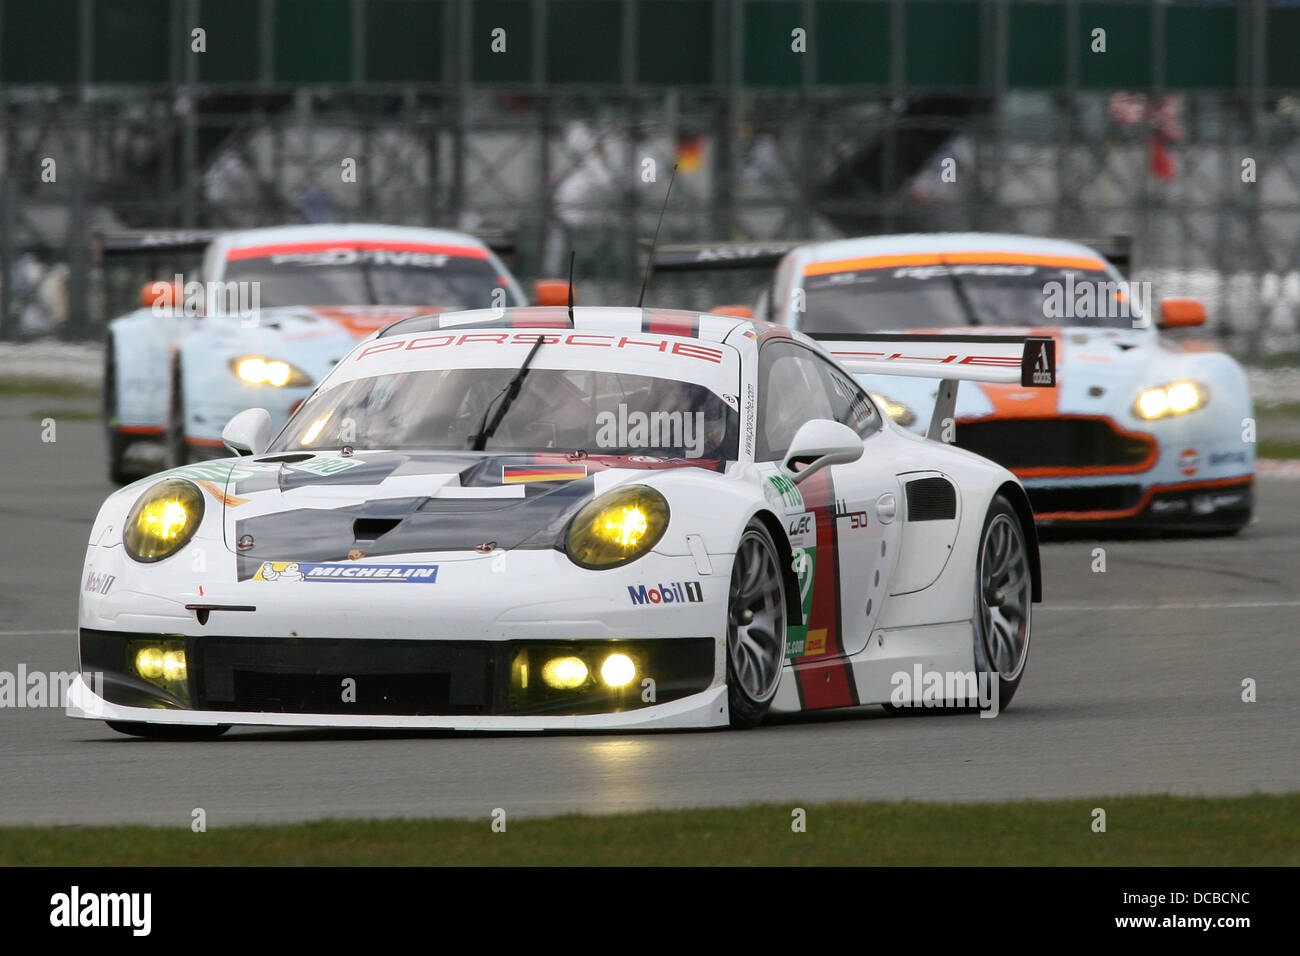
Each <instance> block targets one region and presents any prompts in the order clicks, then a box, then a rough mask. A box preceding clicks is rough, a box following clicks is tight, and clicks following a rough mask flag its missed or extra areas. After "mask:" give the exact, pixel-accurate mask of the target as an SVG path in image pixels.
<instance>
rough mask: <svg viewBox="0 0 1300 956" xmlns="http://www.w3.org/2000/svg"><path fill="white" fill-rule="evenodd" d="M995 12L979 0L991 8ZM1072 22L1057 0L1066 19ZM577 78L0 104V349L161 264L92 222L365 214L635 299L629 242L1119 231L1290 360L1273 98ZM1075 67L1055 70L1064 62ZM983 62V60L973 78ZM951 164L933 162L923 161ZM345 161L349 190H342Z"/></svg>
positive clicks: (697, 285) (680, 299)
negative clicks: (492, 232)
mask: <svg viewBox="0 0 1300 956" xmlns="http://www.w3.org/2000/svg"><path fill="white" fill-rule="evenodd" d="M992 6H993V7H994V8H998V7H999V5H998V4H993V5H992ZM1070 6H1071V9H1075V8H1077V5H1070ZM1243 64H1245V66H1244V67H1243V71H1244V72H1245V73H1246V74H1247V75H1246V77H1245V78H1246V80H1247V81H1248V82H1246V83H1245V84H1244V85H1243V86H1242V87H1241V88H1239V89H1238V88H1234V89H1232V90H1217V91H1199V92H1198V91H1184V92H1181V93H1169V92H1165V91H1162V90H1160V89H1155V88H1148V89H1140V90H1136V91H1133V92H1124V91H1119V90H1092V89H1085V88H1084V87H1082V86H1081V85H1080V84H1079V83H1078V82H1077V77H1076V81H1075V82H1073V83H1070V84H1067V86H1066V88H1063V89H1052V90H1046V91H1039V92H1025V91H1023V90H1016V89H1010V88H1008V87H1007V85H1006V82H1005V79H1006V78H1005V75H1002V76H999V75H998V74H999V71H998V70H997V69H995V68H994V69H992V76H991V77H990V81H989V84H988V85H987V87H983V88H981V89H978V90H976V91H971V90H968V89H963V90H955V91H946V92H945V91H938V92H935V91H928V92H926V93H915V92H912V93H908V92H905V91H904V92H899V91H897V90H890V89H883V90H867V89H862V88H851V89H840V88H828V87H823V86H818V85H814V84H805V85H802V86H798V87H795V88H786V89H782V88H752V87H747V86H742V85H740V84H737V83H732V84H726V85H722V86H693V87H688V88H674V87H664V86H658V87H649V86H643V85H636V84H627V85H623V86H618V85H614V86H592V87H583V86H579V85H558V86H538V85H535V84H525V85H518V86H510V85H494V86H491V87H482V86H477V85H474V84H472V83H470V82H468V81H464V82H458V83H432V84H429V83H426V84H405V85H401V84H398V85H383V84H369V85H366V86H359V85H351V84H331V85H310V86H297V87H292V86H286V85H283V84H272V85H267V86H265V87H258V86H250V85H248V84H239V85H230V86H222V85H219V84H208V85H203V86H197V85H189V84H180V85H175V86H173V85H163V86H157V85H153V86H130V87H128V86H117V85H106V86H104V85H92V86H79V87H75V88H72V87H40V86H24V87H21V88H18V87H11V88H8V89H4V90H3V91H0V106H3V128H2V129H0V337H4V338H16V337H22V336H27V335H35V334H42V333H48V332H51V331H54V332H57V333H58V334H61V335H63V336H65V337H68V338H88V337H95V336H98V335H99V334H100V333H101V330H102V326H103V323H104V322H105V321H107V320H108V319H109V318H112V317H113V316H114V315H116V314H119V313H120V312H122V311H124V310H126V309H128V308H130V307H133V305H134V300H135V296H134V290H135V289H137V288H138V284H139V282H143V281H145V280H146V279H150V278H156V277H158V275H167V274H169V273H170V271H171V270H170V264H169V263H166V262H163V261H155V262H150V263H144V264H140V263H137V264H135V265H134V266H133V267H132V269H130V270H126V271H114V270H113V269H102V268H99V267H98V264H97V263H95V262H94V261H93V254H92V244H91V234H92V232H93V231H94V230H95V229H101V228H114V227H133V226H137V227H143V226H155V227H163V226H194V227H207V228H241V227H249V226H256V225H271V224H280V223H284V222H319V221H382V222H392V223H406V224H426V225H439V226H450V227H460V228H480V227H481V228H503V229H508V230H512V231H514V232H515V233H516V236H517V240H518V254H517V258H516V262H515V266H516V271H517V272H518V273H519V274H520V275H521V276H522V277H525V278H527V277H532V276H535V275H540V274H546V273H555V272H558V271H560V270H561V269H562V266H563V263H564V262H565V261H567V253H568V250H569V249H570V248H572V249H574V250H576V252H577V257H578V280H579V281H578V284H579V296H580V300H581V301H582V302H584V303H588V304H597V303H605V304H615V303H620V302H626V301H627V300H628V298H629V296H632V295H635V290H636V286H637V279H638V273H639V269H640V264H639V259H638V240H639V239H643V238H645V237H648V236H649V235H650V234H651V233H652V232H653V230H654V225H655V220H656V218H657V215H658V212H659V208H660V205H661V203H662V200H663V196H664V189H665V188H666V186H667V182H668V177H669V174H670V171H671V169H672V167H673V165H674V164H677V166H678V168H679V172H678V177H677V181H676V185H675V186H674V189H673V197H672V201H671V203H670V204H669V207H668V211H667V214H666V217H665V221H664V226H663V232H662V241H665V242H688V241H703V240H714V239H746V240H761V239H804V238H833V237H839V236H843V235H858V234H867V233H881V232H895V231H916V230H922V231H929V230H936V229H980V230H994V231H1010V232H1027V233H1031V234H1041V235H1090V234H1091V235H1100V234H1112V233H1124V234H1129V235H1131V236H1132V237H1133V242H1134V248H1135V264H1136V271H1137V274H1138V277H1139V278H1152V279H1155V280H1156V281H1157V283H1158V285H1157V290H1156V291H1157V295H1161V294H1164V295H1182V294H1190V295H1197V296H1199V297H1201V298H1204V299H1206V300H1207V304H1208V305H1209V307H1210V312H1211V322H1212V328H1213V330H1214V331H1215V332H1216V333H1218V334H1220V335H1222V336H1223V337H1224V339H1225V340H1226V341H1227V343H1228V344H1229V345H1230V346H1231V347H1233V348H1234V349H1236V350H1239V351H1242V352H1248V353H1252V354H1254V355H1256V356H1258V355H1261V354H1264V353H1266V352H1269V351H1277V350H1289V349H1295V348H1296V347H1297V339H1298V335H1300V328H1298V326H1297V315H1298V314H1300V93H1298V94H1296V95H1295V96H1291V95H1288V94H1286V93H1285V92H1284V91H1283V92H1281V93H1279V92H1278V91H1277V90H1266V89H1265V87H1264V85H1263V82H1262V80H1260V79H1259V77H1256V78H1255V82H1253V83H1252V82H1249V80H1250V76H1249V73H1250V71H1249V69H1248V68H1247V67H1248V66H1249V61H1248V60H1243ZM1076 69H1077V65H1076ZM986 72H987V71H986ZM946 160H951V162H945V161H946ZM349 164H354V166H355V170H356V175H355V180H354V181H353V180H352V179H351V177H349V176H348V175H347V174H346V173H347V169H348V167H349ZM762 281H763V275H762V274H761V273H759V274H745V273H733V274H729V275H728V274H719V275H714V276H701V275H699V274H694V275H692V276H690V277H688V278H678V277H668V276H661V277H659V278H657V279H656V280H655V282H654V284H653V285H652V291H651V294H650V296H649V300H651V301H654V302H657V303H661V304H665V305H682V306H694V307H707V306H709V305H711V304H715V303H719V302H745V301H752V299H753V298H754V295H755V293H756V291H757V289H758V288H759V286H760V285H761V283H762Z"/></svg>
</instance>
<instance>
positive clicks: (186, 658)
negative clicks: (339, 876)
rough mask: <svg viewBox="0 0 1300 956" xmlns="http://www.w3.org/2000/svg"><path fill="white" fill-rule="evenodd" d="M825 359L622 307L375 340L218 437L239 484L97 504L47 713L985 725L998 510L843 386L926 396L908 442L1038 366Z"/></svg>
mask: <svg viewBox="0 0 1300 956" xmlns="http://www.w3.org/2000/svg"><path fill="white" fill-rule="evenodd" d="M828 347H829V348H832V349H837V348H838V346H837V344H836V343H834V342H831V343H817V342H815V341H814V340H812V339H810V338H808V337H806V336H804V335H802V334H800V333H797V332H792V331H791V330H790V329H788V328H784V327H779V326H776V325H770V324H768V323H764V322H755V321H751V320H746V319H737V318H735V317H728V316H721V315H710V314H698V313H692V312H676V311H667V310H655V309H645V310H642V309H619V308H580V309H575V310H566V309H563V308H554V309H551V308H525V309H507V310H500V311H496V312H493V311H490V310H489V311H479V312H464V313H457V314H443V315H434V316H420V317H414V318H411V319H407V320H403V321H400V322H397V323H395V324H394V325H392V326H390V327H388V328H387V329H385V330H384V331H382V332H381V333H379V334H378V335H376V336H374V337H372V338H370V339H368V340H366V341H364V342H362V343H360V344H358V345H356V346H355V347H354V348H353V349H352V350H351V351H350V352H349V353H348V354H347V355H346V356H345V357H344V358H343V360H342V361H341V362H339V364H338V365H337V366H336V367H335V368H334V369H333V370H332V371H331V372H330V373H329V374H328V375H327V376H325V378H324V380H323V381H322V382H321V383H320V384H319V385H318V386H317V387H316V389H315V391H314V392H313V393H312V395H311V396H310V397H309V398H308V399H307V400H306V401H305V402H304V403H303V405H302V407H301V408H299V409H298V410H297V411H296V412H295V413H294V414H293V416H292V417H291V418H290V420H289V422H288V424H287V425H286V426H285V427H284V428H283V429H282V430H281V431H280V433H279V434H278V436H276V437H274V439H273V438H272V427H271V421H270V416H269V415H268V414H267V413H266V412H265V411H264V410H261V409H249V410H247V411H245V412H242V413H240V414H239V415H237V416H235V417H234V418H233V419H232V420H231V421H230V422H229V423H228V424H227V426H226V428H225V429H224V431H223V437H224V440H225V442H226V444H227V445H228V446H229V447H231V448H232V449H233V450H237V451H239V452H240V453H241V455H240V456H239V457H234V458H227V459H222V460H218V461H208V462H202V463H198V464H192V465H189V466H186V467H181V468H176V469H173V470H171V471H169V472H166V473H163V474H160V475H155V476H153V477H151V478H148V479H145V480H143V481H140V482H137V483H135V484H133V485H131V486H129V487H126V488H123V489H121V490H119V491H117V492H116V493H114V494H113V495H112V496H110V497H109V499H108V500H107V501H106V502H105V504H104V505H103V507H102V508H101V509H100V512H99V515H98V517H97V518H96V520H95V523H94V527H93V530H92V531H91V535H90V544H89V547H88V549H87V552H86V561H85V569H84V572H83V576H82V589H81V591H82V593H81V604H80V622H79V623H80V655H81V671H82V677H81V678H80V679H78V680H77V682H76V683H75V685H74V687H73V689H72V691H71V693H70V695H69V699H68V705H67V712H68V714H69V715H70V716H73V717H81V718H91V719H96V720H104V721H107V722H108V723H109V724H110V726H112V727H114V728H115V729H117V730H120V731H123V732H125V733H131V734H139V735H145V736H205V735H211V734H216V733H220V732H222V731H223V730H225V729H227V728H228V727H229V726H231V725H236V724H255V725H275V726H290V727H302V726H314V727H320V726H325V727H371V728H457V729H466V730H544V729H584V728H585V729H615V728H668V727H712V726H720V725H726V724H728V723H731V724H733V725H742V726H746V725H752V724H755V723H757V722H758V721H760V720H761V719H762V718H763V717H764V716H765V715H767V714H769V713H771V714H776V713H794V712H798V711H812V710H821V709H825V708H836V707H852V706H855V705H859V704H872V703H884V704H894V705H900V706H903V705H906V704H907V703H908V700H906V699H902V698H900V696H899V688H900V679H901V678H900V675H903V676H904V677H905V678H906V680H907V681H909V682H911V681H913V680H916V681H917V682H918V683H917V684H916V685H914V686H913V695H914V696H913V699H914V700H915V699H916V698H915V694H916V693H919V692H920V682H924V683H925V685H926V688H927V691H926V693H927V695H928V696H927V698H926V699H927V701H929V702H931V703H938V702H940V701H942V700H949V701H952V700H955V701H958V702H962V701H965V702H967V703H970V704H973V703H974V698H973V697H972V696H971V695H970V694H967V693H965V691H963V690H961V689H962V688H965V690H970V689H972V688H974V687H975V686H976V684H977V682H982V683H981V684H980V686H985V685H987V686H988V688H989V695H990V696H991V695H993V694H996V698H995V699H996V700H999V701H1000V702H1001V705H1002V706H1005V705H1006V703H1008V702H1009V701H1010V699H1011V696H1012V695H1013V694H1014V692H1015V690H1016V688H1017V686H1018V685H1019V683H1020V680H1021V678H1022V676H1023V674H1024V668H1025V661H1026V656H1027V653H1028V647H1029V637H1030V610H1031V604H1032V603H1033V602H1035V601H1038V600H1040V599H1041V576H1040V572H1039V559H1038V547H1037V539H1036V537H1035V532H1034V525H1033V518H1032V513H1031V511H1030V507H1029V502H1028V499H1027V497H1026V495H1025V492H1024V490H1023V489H1022V487H1021V486H1020V484H1019V482H1018V481H1017V480H1016V478H1015V477H1014V476H1013V475H1012V474H1011V473H1010V472H1009V471H1007V470H1006V469H1005V468H1003V467H1001V466H999V465H996V464H994V463H993V462H991V461H988V460H987V459H985V458H981V457H979V456H978V455H975V454H973V453H971V452H968V451H965V450H962V449H958V448H953V447H951V446H949V445H945V444H943V443H941V442H938V441H932V440H928V439H926V438H923V437H921V436H918V435H914V434H911V433H910V432H908V431H906V430H905V429H903V428H901V427H899V426H898V425H896V424H895V423H894V422H893V421H891V420H890V419H889V417H888V416H886V415H882V414H881V412H880V410H879V408H878V407H877V405H876V404H875V403H874V402H873V400H872V399H871V398H870V397H869V396H868V395H867V394H866V393H865V392H864V391H863V390H862V389H860V388H859V387H858V386H857V385H855V384H854V380H853V373H855V372H861V371H862V370H864V369H868V368H869V369H873V370H876V371H879V372H882V373H885V374H901V375H921V374H926V375H934V374H938V375H941V376H942V379H943V387H942V392H943V394H944V396H946V398H945V399H943V400H942V401H941V402H940V405H944V402H947V403H949V407H947V408H946V409H945V408H940V409H938V411H937V413H936V414H938V413H942V412H944V411H945V410H947V411H950V403H951V401H952V400H954V398H955V394H956V386H957V383H958V381H960V380H962V379H973V380H976V381H1021V380H1023V379H1025V378H1026V377H1027V376H1028V375H1029V374H1030V372H1029V369H1030V366H1032V365H1033V363H1034V360H1035V359H1034V357H1035V356H1037V355H1038V354H1039V351H1038V350H1039V347H1040V343H1037V342H1035V341H1033V340H1026V341H1019V340H1013V339H1011V338H1008V337H1002V338H999V339H997V340H995V341H986V340H984V339H982V338H979V337H963V336H962V335H960V334H955V335H953V336H951V337H949V338H947V339H945V340H944V341H943V342H942V343H937V344H936V345H934V347H933V355H932V356H931V357H930V358H928V359H927V358H918V357H917V356H918V354H920V351H923V349H921V348H920V346H918V345H916V344H908V345H907V346H905V347H902V346H900V348H898V349H893V350H890V349H884V350H882V351H883V352H884V354H883V355H882V356H879V357H873V358H867V359H861V360H854V361H848V362H841V361H838V360H837V359H836V358H835V357H834V356H833V355H832V354H831V352H830V351H828V350H827V348H828ZM940 353H942V357H940ZM936 357H938V360H936ZM936 369H937V370H938V371H936ZM1039 371H1040V373H1041V372H1042V371H1043V370H1042V369H1041V368H1040V369H1039ZM1046 371H1047V372H1048V373H1049V374H1048V375H1047V376H1046V377H1043V376H1042V375H1041V374H1040V382H1039V384H1040V385H1043V386H1048V387H1050V386H1051V384H1052V382H1051V378H1052V375H1053V374H1054V369H1050V368H1049V369H1046ZM935 675H938V676H937V679H938V685H935V684H934V679H935ZM936 686H937V689H933V688H935V687H936ZM954 688H958V690H957V691H954ZM933 695H937V696H933ZM984 700H985V694H984V693H983V692H981V694H980V701H981V702H983V701H984Z"/></svg>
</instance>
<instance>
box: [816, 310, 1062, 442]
mask: <svg viewBox="0 0 1300 956" xmlns="http://www.w3.org/2000/svg"><path fill="white" fill-rule="evenodd" d="M810 337H811V338H813V339H815V340H817V342H818V343H819V344H820V345H821V347H822V348H824V349H826V351H828V352H830V353H831V354H832V355H834V356H835V358H836V359H838V360H839V362H840V364H841V365H843V366H844V367H845V368H846V369H848V370H849V371H850V372H852V373H853V374H854V375H905V376H911V377H920V378H937V379H939V380H940V382H939V394H938V399H937V401H936V402H935V406H934V413H933V414H932V415H931V417H930V426H929V427H928V428H927V429H926V432H925V435H926V437H927V438H937V437H938V436H940V435H942V434H943V433H944V431H945V429H944V424H945V422H946V421H948V422H950V421H951V420H952V418H953V415H954V413H955V411H956V406H957V383H958V382H962V381H968V382H1001V383H1004V384H1010V383H1015V382H1018V383H1019V384H1020V385H1021V386H1022V387H1024V388H1055V387H1056V342H1055V340H1054V339H1052V338H1050V337H1047V336H1033V335H1028V336H1020V335H979V334H962V333H960V332H957V333H953V334H951V335H934V334H929V333H916V334H913V335H906V334H904V335H900V334H898V333H870V332H862V333H844V332H816V333H813V334H812V335H811V336H810Z"/></svg>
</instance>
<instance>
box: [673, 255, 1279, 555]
mask: <svg viewBox="0 0 1300 956" xmlns="http://www.w3.org/2000/svg"><path fill="white" fill-rule="evenodd" d="M1110 244H1111V245H1117V249H1116V252H1115V253H1114V254H1113V258H1115V259H1118V260H1119V261H1120V262H1121V263H1124V260H1125V259H1126V257H1127V251H1126V249H1125V247H1124V245H1123V244H1116V243H1115V242H1114V240H1111V242H1110ZM670 254H671V255H673V256H675V258H674V259H673V260H672V261H670V262H669V263H668V266H669V267H676V268H683V267H690V268H716V267H718V265H719V264H720V263H730V264H733V265H734V264H743V263H745V262H747V261H749V262H755V261H760V260H766V261H775V262H776V263H777V265H776V268H775V270H774V272H773V273H772V275H771V281H770V283H769V284H768V286H767V288H766V290H765V291H764V293H763V295H762V296H761V297H760V299H759V301H758V304H757V305H756V306H755V309H754V314H755V315H756V316H758V317H760V318H767V319H770V320H772V321H775V322H777V323H780V324H784V325H788V326H790V327H792V328H797V329H801V330H803V331H805V332H808V333H810V334H813V335H818V336H821V335H826V336H830V337H832V338H837V339H841V340H853V341H855V342H856V344H854V345H852V346H845V350H844V351H843V352H842V354H841V357H842V358H845V359H848V358H851V357H853V356H857V355H862V356H872V355H878V354H880V353H881V352H883V350H884V349H885V348H886V344H887V343H888V342H890V341H893V340H895V339H897V338H899V337H900V336H906V337H907V339H908V341H910V342H916V343H921V342H927V341H936V339H935V337H936V336H938V337H939V338H938V340H942V338H943V337H944V336H946V335H949V334H951V333H952V332H953V331H956V330H961V331H964V332H978V333H979V334H982V335H985V336H989V337H997V336H1000V335H1011V336H1014V337H1022V336H1026V335H1032V336H1042V337H1045V338H1048V339H1050V341H1051V346H1050V348H1051V349H1052V350H1053V352H1054V360H1055V362H1056V363H1057V364H1058V365H1059V369H1060V386H1059V387H1058V388H1054V389H1033V388H1028V387H1024V386H1022V384H1021V383H1019V382H1010V383H1005V382H980V383H979V384H978V385H977V386H976V387H973V388H968V389H963V390H962V393H961V395H960V397H959V399H958V401H957V405H956V413H955V421H954V422H953V425H954V426H955V427H954V428H953V429H952V431H951V433H950V434H949V435H948V436H947V437H948V439H949V440H955V442H956V444H958V445H960V446H962V447H964V448H969V449H971V450H973V451H977V452H979V453H980V454H982V455H986V456H988V457H989V458H992V459H993V460H995V461H998V462H1000V463H1001V464H1003V465H1006V466H1007V467H1008V468H1010V469H1011V470H1012V471H1013V472H1015V474H1016V475H1017V476H1018V477H1019V478H1020V479H1021V480H1022V481H1023V482H1024V485H1025V488H1026V489H1027V490H1028V492H1029V497H1030V500H1031V501H1032V502H1033V505H1034V511H1035V513H1036V515H1037V518H1038V522H1039V524H1040V526H1044V527H1053V528H1058V529H1062V528H1064V529H1080V530H1082V529H1088V530H1119V531H1133V530H1157V531H1159V530H1169V531H1206V532H1214V533H1217V532H1235V531H1237V530H1240V529H1241V528H1242V527H1243V526H1245V525H1246V524H1247V523H1248V522H1249V520H1250V516H1251V511H1252V504H1253V478H1254V462H1255V445H1254V444H1253V442H1251V441H1244V440H1243V428H1245V427H1246V423H1247V420H1248V419H1251V418H1252V417H1253V407H1252V402H1251V397H1250V389H1249V385H1248V383H1247V380H1246V376H1245V373H1244V371H1243V370H1242V368H1241V366H1240V365H1238V364H1237V362H1236V361H1235V360H1234V359H1233V358H1232V357H1231V356H1229V355H1227V354H1225V353H1223V352H1220V351H1218V350H1216V349H1213V348H1211V347H1209V346H1208V345H1207V344H1205V343H1203V342H1200V341H1196V340H1182V341H1179V340H1176V339H1174V338H1172V337H1170V336H1167V335H1162V334H1161V331H1162V330H1165V329H1170V328H1178V327H1189V326H1196V325H1200V324H1202V323H1203V322H1204V320H1205V309H1204V307H1203V306H1202V305H1201V304H1200V303H1199V302H1195V301H1192V300H1186V299H1178V300H1168V299H1167V300H1164V301H1163V302H1160V303H1158V304H1157V303H1154V302H1152V301H1151V296H1150V292H1149V289H1150V286H1149V283H1135V282H1129V281H1127V280H1126V279H1125V277H1124V276H1123V275H1122V274H1121V273H1120V271H1119V270H1118V269H1117V268H1116V266H1115V264H1113V263H1112V262H1111V261H1108V260H1107V258H1106V257H1105V256H1103V255H1102V254H1101V253H1100V252H1098V251H1097V250H1096V249H1094V248H1092V247H1091V246H1089V245H1084V244H1081V243H1078V242H1069V241H1064V240H1053V239H1041V238H1032V237H1026V236H1013V235H996V234H980V233H971V234H927V235H897V236H874V237H870V238H861V239H846V240H839V241H834V242H823V243H813V244H804V245H791V244H784V245H781V244H774V245H772V246H740V247H734V246H724V247H713V248H710V247H679V248H678V249H677V251H676V252H675V253H671V252H670ZM683 264H684V265H683ZM1125 264H1126V263H1125ZM663 265H664V264H663V263H661V267H663ZM734 311H744V310H734ZM876 339H883V340H884V343H885V344H882V343H881V342H877V341H875V340H876ZM861 382H862V383H863V384H864V385H865V386H866V388H867V389H868V391H870V392H872V393H874V394H875V396H876V397H877V399H878V401H880V402H881V403H882V404H883V406H884V407H885V408H886V409H887V410H888V412H889V414H890V415H891V416H892V417H894V419H895V420H897V421H898V422H899V423H900V424H903V425H904V426H905V427H907V428H909V429H911V430H913V431H915V432H918V433H919V432H922V431H924V430H925V429H926V428H927V427H928V424H929V420H930V412H931V410H932V408H933V407H934V404H935V397H936V394H937V385H936V382H935V380H934V379H933V378H928V379H923V378H913V379H902V378H889V379H886V378H884V377H880V376H877V375H868V376H866V377H863V378H862V379H861Z"/></svg>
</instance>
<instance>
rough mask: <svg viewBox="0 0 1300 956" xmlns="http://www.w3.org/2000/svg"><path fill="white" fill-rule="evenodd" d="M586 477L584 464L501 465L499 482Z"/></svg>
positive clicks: (515, 483) (509, 482) (562, 479)
mask: <svg viewBox="0 0 1300 956" xmlns="http://www.w3.org/2000/svg"><path fill="white" fill-rule="evenodd" d="M586 477H587V466H586V465H502V466H501V484H503V485H518V484H522V483H524V482H528V481H576V480H577V479H579V478H586Z"/></svg>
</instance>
